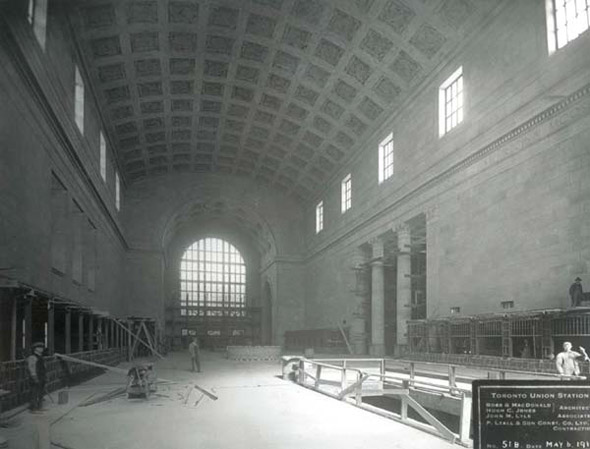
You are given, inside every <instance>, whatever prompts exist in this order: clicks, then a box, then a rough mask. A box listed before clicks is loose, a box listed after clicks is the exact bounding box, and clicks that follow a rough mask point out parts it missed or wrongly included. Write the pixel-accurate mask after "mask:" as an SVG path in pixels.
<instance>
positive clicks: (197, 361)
mask: <svg viewBox="0 0 590 449" xmlns="http://www.w3.org/2000/svg"><path fill="white" fill-rule="evenodd" d="M188 352H190V354H191V363H192V367H193V369H192V370H193V372H194V371H195V365H197V372H198V373H200V372H201V354H200V350H199V341H198V340H197V337H196V336H194V337H193V341H192V342H191V344H190V345H188Z"/></svg>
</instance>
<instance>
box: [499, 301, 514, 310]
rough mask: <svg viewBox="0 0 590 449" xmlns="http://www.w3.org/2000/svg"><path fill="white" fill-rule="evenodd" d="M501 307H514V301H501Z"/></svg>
mask: <svg viewBox="0 0 590 449" xmlns="http://www.w3.org/2000/svg"><path fill="white" fill-rule="evenodd" d="M500 304H501V305H502V308H503V309H514V301H501V303H500Z"/></svg>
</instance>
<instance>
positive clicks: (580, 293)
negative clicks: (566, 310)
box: [570, 277, 584, 307]
mask: <svg viewBox="0 0 590 449" xmlns="http://www.w3.org/2000/svg"><path fill="white" fill-rule="evenodd" d="M583 297H584V290H583V288H582V279H580V278H579V277H577V278H576V279H575V280H574V283H573V284H572V285H570V298H571V299H572V307H578V306H580V305H581V304H582V298H583Z"/></svg>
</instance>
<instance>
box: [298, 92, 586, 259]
mask: <svg viewBox="0 0 590 449" xmlns="http://www.w3.org/2000/svg"><path fill="white" fill-rule="evenodd" d="M589 94H590V84H586V85H585V86H583V87H581V88H580V89H578V90H576V91H575V92H573V93H572V94H570V95H568V96H567V97H565V98H564V99H563V100H561V101H559V102H557V103H555V104H554V105H552V106H550V107H548V108H546V109H544V110H543V111H541V112H539V113H538V114H536V115H534V116H533V117H531V118H530V119H528V120H526V121H524V122H523V123H521V124H520V125H518V126H516V127H514V128H512V129H511V130H510V131H508V132H506V133H504V134H502V135H501V136H500V137H498V138H496V139H494V140H493V141H492V142H490V143H489V144H487V145H484V146H483V147H481V148H480V149H479V150H476V151H475V152H473V153H471V154H470V155H469V156H467V157H465V158H463V159H462V160H460V161H459V162H457V163H455V164H453V165H451V166H450V167H448V168H446V169H443V170H442V171H441V172H440V173H439V174H437V175H435V176H433V177H431V178H430V179H428V180H427V181H425V182H423V183H421V184H419V185H418V186H417V187H416V188H414V189H413V190H411V191H409V192H407V193H406V194H404V195H402V196H401V197H400V198H398V199H397V200H395V201H394V202H392V203H390V204H388V205H387V206H385V207H384V208H383V209H381V210H379V211H377V212H376V213H374V214H372V215H368V214H367V215H363V217H366V218H365V219H364V220H360V221H358V222H357V223H356V224H355V225H353V226H352V228H350V229H348V230H346V231H344V232H342V233H341V234H340V235H337V236H336V237H335V238H333V239H331V240H330V241H329V242H327V243H325V244H324V245H322V246H320V247H319V248H318V249H317V250H316V251H313V252H312V253H311V254H308V255H307V256H306V257H305V261H306V262H308V261H310V260H313V259H314V258H315V257H317V256H319V255H320V254H322V253H323V252H325V251H327V250H328V249H329V248H331V247H333V246H335V245H337V244H338V243H340V242H342V241H343V240H344V239H346V238H347V237H350V236H351V235H353V234H354V233H355V232H358V231H359V230H361V229H363V228H365V227H367V226H368V225H370V224H372V223H374V222H375V221H377V220H378V219H380V218H382V217H384V216H385V215H387V214H388V213H391V212H392V211H393V210H394V209H395V208H397V207H400V206H402V205H404V204H406V203H408V202H409V201H410V200H412V199H413V198H415V197H417V196H418V195H420V194H422V193H424V192H427V191H429V190H431V189H433V188H435V187H436V186H438V185H439V184H441V183H443V182H444V181H446V180H448V179H450V178H452V177H454V176H456V175H458V174H460V173H461V172H463V171H465V170H466V169H467V168H469V167H471V166H472V165H474V164H476V163H478V162H480V161H482V160H483V159H485V158H487V157H489V156H491V155H492V154H494V153H495V152H497V151H498V150H501V149H503V148H505V147H506V145H507V144H509V143H511V142H513V141H515V140H516V139H519V138H522V137H524V136H526V135H529V134H530V133H531V132H532V131H533V130H537V129H538V128H539V127H540V126H542V125H544V124H546V123H548V122H549V121H550V120H552V119H554V118H556V117H559V116H561V114H563V113H564V112H566V111H570V115H569V116H567V117H565V120H560V122H559V123H558V124H557V127H561V126H564V125H566V124H567V123H571V122H574V121H575V120H577V119H578V118H580V117H583V116H585V115H587V112H588V111H586V110H584V109H583V108H579V109H580V110H578V111H576V110H575V109H573V107H574V106H575V105H577V104H579V101H580V100H582V99H584V98H586V97H588V96H589ZM576 112H577V113H576ZM537 137H538V136H537ZM528 146H529V145H527V144H526V143H525V144H523V145H521V146H520V147H518V148H513V149H511V154H510V155H509V156H508V157H510V156H512V155H514V154H515V153H517V152H519V151H521V150H523V149H526V148H528ZM369 239H370V238H367V240H369Z"/></svg>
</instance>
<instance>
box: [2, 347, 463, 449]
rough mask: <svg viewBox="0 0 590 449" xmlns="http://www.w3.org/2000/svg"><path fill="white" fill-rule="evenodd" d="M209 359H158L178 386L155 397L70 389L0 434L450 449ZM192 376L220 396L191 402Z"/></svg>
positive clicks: (146, 443)
mask: <svg viewBox="0 0 590 449" xmlns="http://www.w3.org/2000/svg"><path fill="white" fill-rule="evenodd" d="M202 358H203V373H200V374H199V373H191V372H190V371H189V359H188V356H187V355H186V354H180V353H173V354H170V355H169V356H168V358H167V359H166V360H162V361H159V362H157V363H156V364H155V367H156V368H155V369H156V371H157V374H158V377H159V378H165V379H170V380H174V381H177V382H178V383H177V384H169V385H161V386H160V387H159V390H158V394H157V395H153V396H152V397H151V398H150V399H149V400H148V401H145V400H142V399H135V400H129V399H127V398H126V397H125V396H123V397H118V398H115V399H112V400H110V401H108V402H103V403H100V404H95V405H91V406H87V407H77V408H74V407H75V406H76V405H77V404H78V403H79V402H81V401H82V400H83V399H85V398H87V397H89V396H90V395H92V394H96V393H97V392H107V391H109V390H112V389H114V388H116V387H117V386H123V385H125V378H124V376H121V375H119V374H116V373H106V374H104V375H101V376H99V377H97V378H95V379H93V380H91V381H89V382H86V383H84V384H82V385H79V386H77V387H75V388H72V389H70V395H69V396H70V398H69V399H70V400H69V403H68V404H67V405H55V404H51V402H49V403H47V404H46V405H47V407H48V410H47V411H46V412H45V413H44V414H43V415H31V414H29V413H28V412H24V413H21V414H20V415H18V416H17V417H16V418H15V419H16V421H15V422H14V426H13V427H10V428H5V429H2V430H1V432H2V433H3V435H4V436H5V437H7V438H8V440H9V447H10V448H11V449H31V448H33V447H35V446H34V438H35V428H36V427H38V428H41V430H42V431H43V428H44V427H45V428H47V427H49V428H50V436H51V441H52V442H54V443H57V445H55V446H54V445H52V446H51V448H54V447H63V448H71V449H119V448H120V449H156V448H157V449H168V448H169V449H181V448H187V449H189V448H190V449H198V448H203V449H217V448H224V449H225V448H232V449H240V448H244V449H246V448H247V449H264V448H273V449H274V448H281V449H282V448H284V449H290V448H293V449H295V448H297V449H300V448H302V447H305V448H306V449H312V448H318V449H319V448H321V449H331V448H338V449H345V448H351V449H352V448H367V447H377V448H385V447H387V448H404V449H411V448H428V449H437V448H451V447H453V445H451V444H449V443H447V442H446V441H444V440H441V439H440V438H438V437H436V436H434V435H430V434H428V433H425V432H422V431H420V430H417V429H414V428H412V427H408V426H405V425H403V424H400V423H397V422H395V421H391V420H388V419H386V418H383V417H380V416H377V415H375V414H372V413H370V412H367V411H364V410H361V409H359V408H356V407H354V406H352V405H349V404H345V403H342V402H339V401H337V400H335V399H332V398H329V397H327V396H324V395H322V394H319V393H316V392H313V391H311V390H307V389H305V388H303V387H300V386H298V385H296V384H294V383H291V382H289V381H285V380H282V379H281V378H279V375H280V374H281V369H280V366H279V363H278V362H272V363H271V362H249V363H244V362H233V361H229V360H226V359H224V358H223V354H220V353H207V352H204V353H203V355H202ZM121 367H125V365H122V366H121ZM191 383H197V384H199V385H200V386H202V387H205V388H207V389H210V390H211V391H214V392H215V394H216V395H217V396H218V397H219V399H218V400H217V401H213V400H211V399H209V398H207V397H203V398H201V394H200V393H197V391H196V390H193V391H192V393H191V394H190V396H189V399H188V401H186V402H187V403H186V404H185V398H186V394H187V391H189V389H190V387H189V384H191ZM52 396H53V397H54V398H57V394H56V393H53V394H52ZM199 398H201V400H200V401H199V402H198V404H197V405H195V402H197V400H198V399H199ZM51 423H53V424H51ZM457 447H458V446H457Z"/></svg>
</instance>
